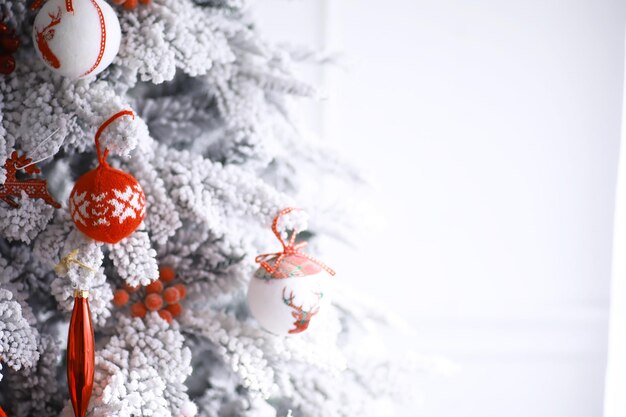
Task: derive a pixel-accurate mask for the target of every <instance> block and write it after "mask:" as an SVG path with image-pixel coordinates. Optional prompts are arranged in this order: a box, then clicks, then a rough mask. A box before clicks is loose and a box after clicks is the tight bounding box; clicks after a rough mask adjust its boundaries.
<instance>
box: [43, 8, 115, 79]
mask: <svg viewBox="0 0 626 417" xmlns="http://www.w3.org/2000/svg"><path fill="white" fill-rule="evenodd" d="M121 36H122V33H121V30H120V22H119V20H118V18H117V15H116V14H115V11H114V10H113V9H112V8H111V6H109V4H108V3H107V2H106V1H103V0H48V1H47V2H46V3H44V5H43V7H42V8H41V10H39V13H37V17H35V23H34V25H33V42H34V45H35V49H36V50H37V54H38V55H39V57H40V58H41V59H42V60H43V61H44V62H45V63H46V65H47V66H48V67H49V68H50V69H51V70H52V71H54V72H56V73H58V74H61V75H63V76H66V77H69V78H72V79H78V78H84V77H88V76H94V75H96V74H99V73H100V72H102V71H103V70H104V69H105V68H107V67H108V66H109V65H110V64H111V62H113V59H115V56H116V55H117V52H118V51H119V48H120V40H121Z"/></svg>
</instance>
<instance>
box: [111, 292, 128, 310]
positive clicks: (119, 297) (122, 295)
mask: <svg viewBox="0 0 626 417" xmlns="http://www.w3.org/2000/svg"><path fill="white" fill-rule="evenodd" d="M128 298H129V296H128V292H127V291H126V290H117V291H115V295H114V296H113V304H115V305H116V306H118V307H120V306H123V305H126V303H128Z"/></svg>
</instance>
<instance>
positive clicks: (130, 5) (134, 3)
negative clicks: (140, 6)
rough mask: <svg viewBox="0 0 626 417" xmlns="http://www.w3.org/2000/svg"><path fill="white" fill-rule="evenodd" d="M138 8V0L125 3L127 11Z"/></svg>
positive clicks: (129, 0)
mask: <svg viewBox="0 0 626 417" xmlns="http://www.w3.org/2000/svg"><path fill="white" fill-rule="evenodd" d="M135 7H137V0H126V1H125V2H124V8H125V9H126V10H132V9H134V8H135Z"/></svg>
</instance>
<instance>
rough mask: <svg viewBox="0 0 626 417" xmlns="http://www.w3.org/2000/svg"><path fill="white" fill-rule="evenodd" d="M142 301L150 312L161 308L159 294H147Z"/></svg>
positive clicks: (161, 303) (161, 300)
mask: <svg viewBox="0 0 626 417" xmlns="http://www.w3.org/2000/svg"><path fill="white" fill-rule="evenodd" d="M143 301H144V304H145V305H146V308H147V309H148V310H150V311H157V310H159V309H160V308H161V307H163V299H162V298H161V296H160V295H159V294H148V295H147V296H146V298H145V299H144V300H143Z"/></svg>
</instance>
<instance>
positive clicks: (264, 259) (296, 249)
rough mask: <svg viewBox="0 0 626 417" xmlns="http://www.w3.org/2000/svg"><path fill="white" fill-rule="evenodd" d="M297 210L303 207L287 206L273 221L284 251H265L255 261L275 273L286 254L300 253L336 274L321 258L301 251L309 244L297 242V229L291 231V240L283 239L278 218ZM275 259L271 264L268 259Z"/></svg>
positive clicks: (330, 272)
mask: <svg viewBox="0 0 626 417" xmlns="http://www.w3.org/2000/svg"><path fill="white" fill-rule="evenodd" d="M295 210H302V209H298V208H293V207H287V208H285V209H283V210H281V211H280V213H278V216H276V217H275V218H274V221H273V222H272V231H273V232H274V235H276V237H277V238H278V240H279V241H280V243H281V245H283V251H282V252H275V253H264V254H261V255H259V256H257V257H256V259H255V262H257V263H259V264H261V267H262V268H263V269H265V270H266V271H267V272H269V273H270V274H273V273H274V272H276V271H277V270H278V267H279V266H280V264H281V263H282V262H283V260H284V259H285V257H286V256H290V255H298V256H302V257H304V258H306V259H308V260H310V261H312V262H315V263H316V264H318V265H319V266H320V267H321V268H322V269H323V270H324V271H326V272H328V273H329V274H330V275H335V271H333V269H332V268H330V267H329V266H328V265H326V264H325V263H324V262H322V261H320V260H319V259H316V258H314V257H312V256H310V255H308V254H306V253H304V252H302V251H301V249H303V248H305V247H306V245H307V242H300V243H295V242H296V234H297V233H298V232H297V230H295V229H294V230H293V232H291V236H290V237H289V242H287V243H285V241H284V240H283V238H282V236H281V235H280V232H279V231H278V220H279V219H280V218H281V217H282V216H284V215H286V214H289V213H291V212H292V211H295ZM273 259H275V261H274V265H270V264H269V263H268V261H271V260H273Z"/></svg>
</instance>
